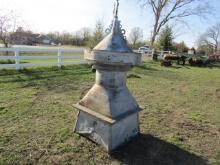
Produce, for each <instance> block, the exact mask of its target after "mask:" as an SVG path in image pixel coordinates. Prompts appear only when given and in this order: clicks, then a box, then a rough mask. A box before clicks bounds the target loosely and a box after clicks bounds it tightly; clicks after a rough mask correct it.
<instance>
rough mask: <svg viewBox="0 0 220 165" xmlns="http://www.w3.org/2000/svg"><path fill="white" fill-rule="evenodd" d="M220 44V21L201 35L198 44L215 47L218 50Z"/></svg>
mask: <svg viewBox="0 0 220 165" xmlns="http://www.w3.org/2000/svg"><path fill="white" fill-rule="evenodd" d="M219 44H220V23H217V24H216V25H214V26H212V27H210V28H209V29H208V30H207V31H206V32H205V33H204V34H202V35H201V36H200V37H199V40H198V45H199V47H201V46H205V45H206V46H208V47H209V48H210V46H212V47H213V49H214V51H215V52H216V51H217V50H218V49H219Z"/></svg>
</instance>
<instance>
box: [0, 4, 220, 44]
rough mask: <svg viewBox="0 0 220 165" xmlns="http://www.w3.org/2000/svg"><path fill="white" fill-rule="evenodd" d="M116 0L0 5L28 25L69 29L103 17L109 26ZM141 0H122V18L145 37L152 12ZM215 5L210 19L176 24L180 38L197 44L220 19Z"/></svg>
mask: <svg viewBox="0 0 220 165" xmlns="http://www.w3.org/2000/svg"><path fill="white" fill-rule="evenodd" d="M114 1H115V0H0V9H2V8H5V9H7V10H11V9H13V10H15V11H16V12H18V13H19V15H20V16H21V18H22V20H24V22H25V25H28V27H29V29H31V30H33V31H34V32H45V33H46V32H51V31H60V32H62V31H69V32H74V31H76V30H79V29H80V28H82V27H94V24H95V22H96V20H98V19H103V21H104V23H105V25H106V27H107V26H108V25H109V24H110V21H111V19H112V11H113V3H114ZM137 1H138V0H120V11H119V18H120V20H121V21H122V26H123V27H124V28H125V29H126V30H127V34H129V32H130V30H131V28H133V27H137V26H138V27H141V28H142V29H143V30H144V37H145V38H147V37H149V36H150V33H151V29H152V15H151V14H150V9H149V10H146V9H144V10H142V9H141V8H140V6H139V5H138V4H137ZM210 2H211V3H212V5H213V6H214V7H215V11H218V12H215V13H219V14H215V15H214V16H212V17H210V18H209V19H208V20H200V19H199V18H197V17H191V18H190V19H188V20H187V21H188V22H189V27H188V28H187V27H185V26H183V25H177V24H172V26H174V31H175V33H176V34H177V37H176V41H182V40H184V41H185V42H186V43H187V44H188V45H189V46H195V41H196V38H198V36H199V34H201V33H202V32H204V31H205V29H206V28H208V27H209V26H211V25H214V24H215V23H216V22H218V21H219V22H220V12H219V11H220V0H210Z"/></svg>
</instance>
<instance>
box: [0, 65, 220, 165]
mask: <svg viewBox="0 0 220 165" xmlns="http://www.w3.org/2000/svg"><path fill="white" fill-rule="evenodd" d="M94 78H95V75H94V73H92V72H91V68H90V67H88V66H87V65H75V66H66V67H63V68H62V69H58V68H57V67H50V68H37V69H31V68H30V69H24V70H21V71H19V72H16V71H14V70H0V121H1V122H0V164H146V163H148V164H167V165H168V164H187V165H188V164H193V165H194V164H199V165H200V164H207V163H210V164H216V165H217V164H218V163H220V150H219V149H220V120H219V119H220V64H215V65H213V67H208V68H196V67H189V66H185V67H179V66H173V67H170V68H164V67H161V66H160V65H159V63H157V62H150V61H148V62H145V63H144V64H143V65H141V66H138V67H135V68H133V69H132V70H131V71H130V72H129V75H128V83H127V85H128V88H129V89H130V91H131V92H132V94H133V96H134V97H135V98H136V100H137V101H138V103H139V105H140V106H141V107H143V111H142V112H141V113H140V128H141V134H140V136H139V137H137V138H136V139H134V140H133V141H131V142H130V143H129V144H128V145H125V146H123V147H121V148H119V149H118V150H117V151H115V152H114V153H112V154H110V155H109V154H107V153H105V152H103V151H102V149H100V148H99V147H98V146H97V145H96V144H94V143H92V142H91V141H89V140H87V139H85V138H83V137H81V136H79V135H77V134H75V133H73V126H74V122H75V119H76V115H77V111H76V110H75V109H74V108H73V107H72V104H74V103H77V102H78V101H79V100H80V98H82V96H83V95H84V94H85V93H86V91H87V90H88V89H89V88H90V87H91V86H92V85H93V84H94Z"/></svg>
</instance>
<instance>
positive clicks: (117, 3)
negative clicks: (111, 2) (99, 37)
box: [114, 0, 119, 17]
mask: <svg viewBox="0 0 220 165" xmlns="http://www.w3.org/2000/svg"><path fill="white" fill-rule="evenodd" d="M118 7H119V0H116V7H115V13H114V14H115V17H118Z"/></svg>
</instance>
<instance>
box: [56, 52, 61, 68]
mask: <svg viewBox="0 0 220 165" xmlns="http://www.w3.org/2000/svg"><path fill="white" fill-rule="evenodd" d="M61 56H62V51H61V49H60V48H58V51H57V66H58V67H61V65H62V64H61V59H62V57H61Z"/></svg>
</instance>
